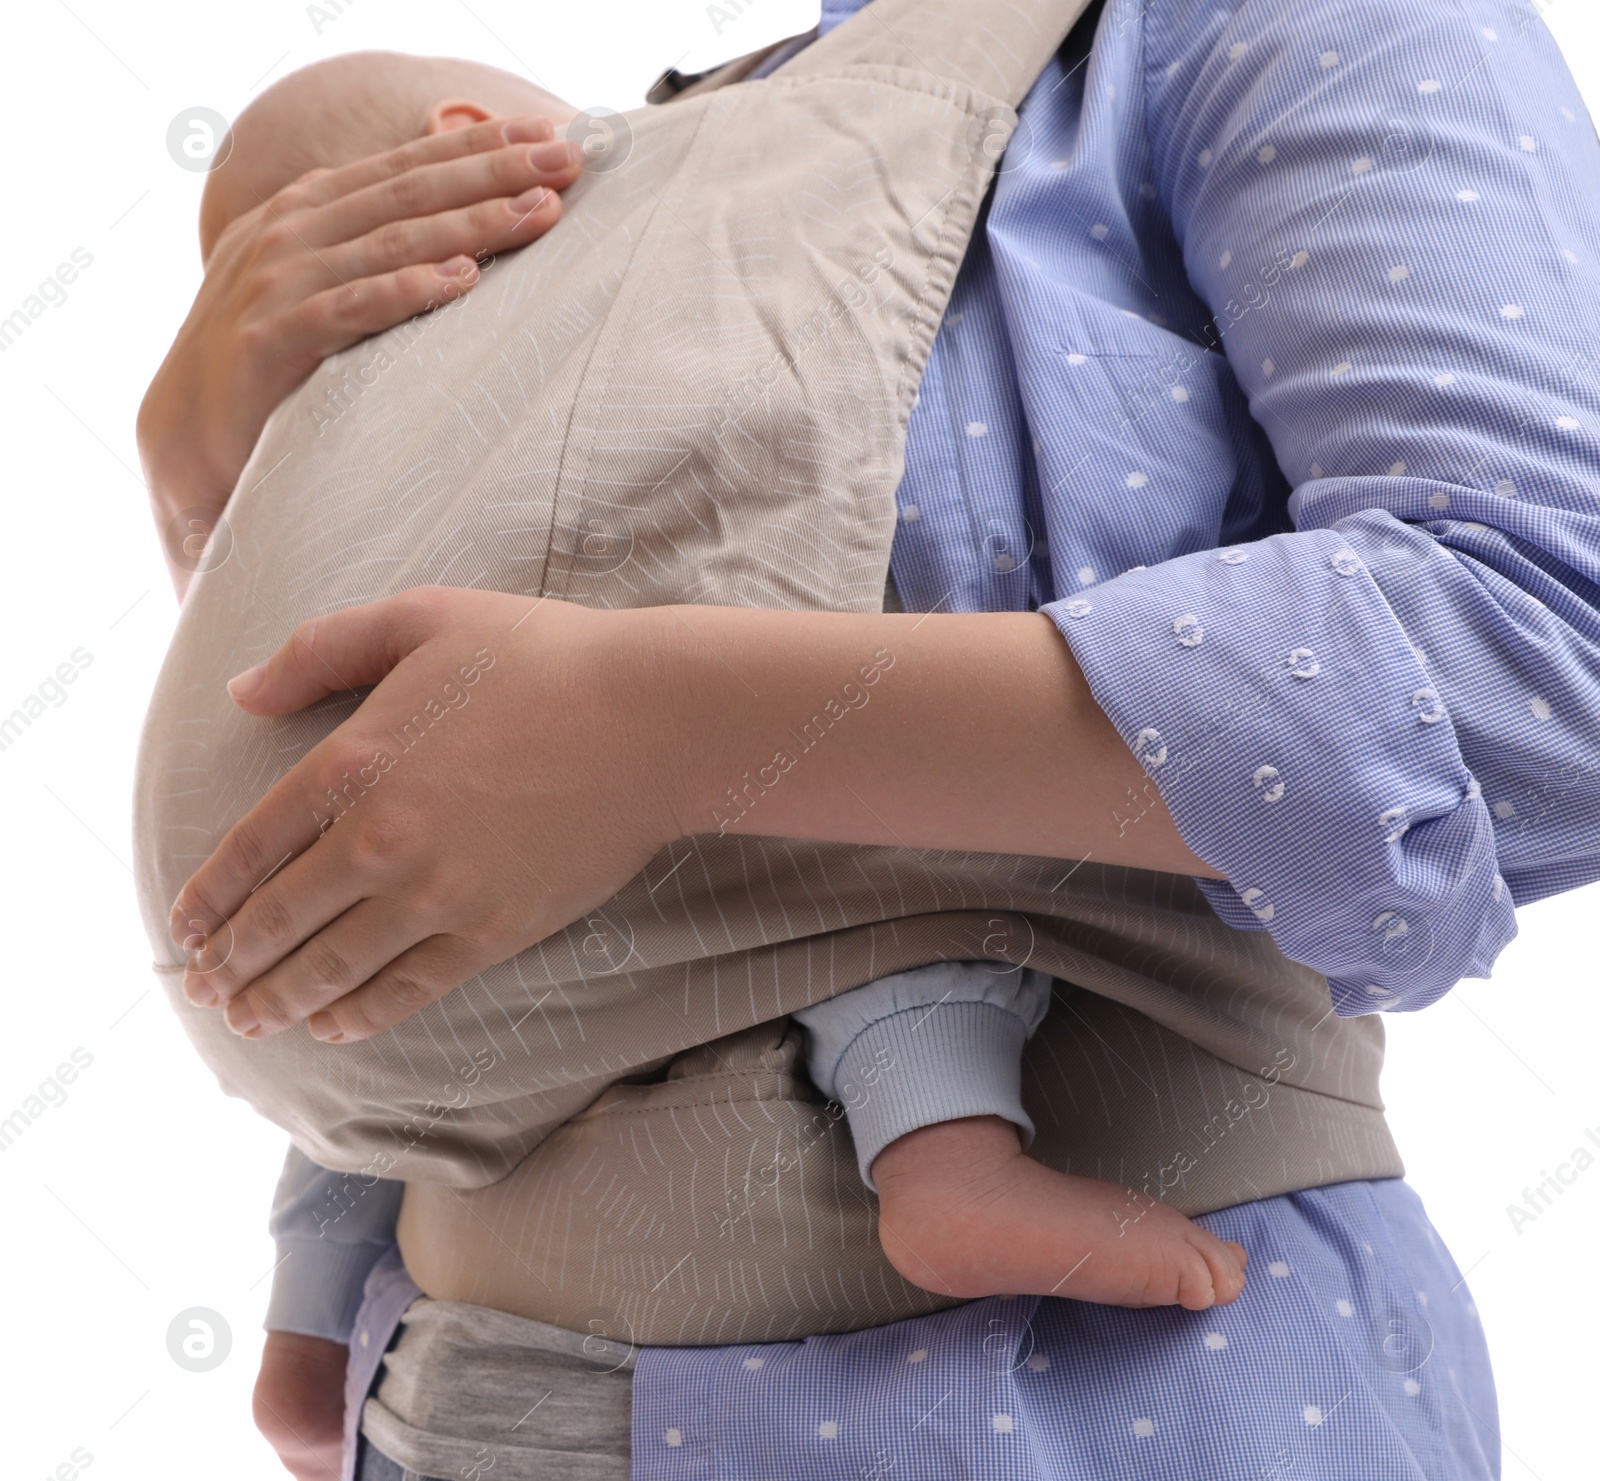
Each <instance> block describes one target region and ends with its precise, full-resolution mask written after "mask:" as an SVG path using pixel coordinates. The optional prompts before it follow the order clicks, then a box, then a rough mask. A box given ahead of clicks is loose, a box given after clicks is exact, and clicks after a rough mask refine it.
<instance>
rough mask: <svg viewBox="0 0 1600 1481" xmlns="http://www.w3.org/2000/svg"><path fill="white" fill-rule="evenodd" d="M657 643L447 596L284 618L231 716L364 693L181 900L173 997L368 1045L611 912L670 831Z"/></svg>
mask: <svg viewBox="0 0 1600 1481" xmlns="http://www.w3.org/2000/svg"><path fill="white" fill-rule="evenodd" d="M653 630H654V629H653V627H652V624H651V622H650V620H649V618H648V617H647V616H646V614H644V613H640V612H627V611H624V612H604V611H592V610H590V609H588V608H585V607H579V606H575V605H572V604H569V603H566V602H560V601H555V600H552V599H549V598H545V599H542V600H541V599H538V598H529V597H519V596H507V595H504V594H501V593H497V592H483V591H469V590H461V589H457V588H447V587H421V588H418V589H416V590H414V591H409V592H406V593H404V594H402V595H400V596H396V597H391V598H389V599H388V600H386V601H382V602H377V603H374V604H372V605H369V606H364V607H353V608H349V609H347V610H345V611H342V612H337V613H335V614H333V615H331V616H327V617H320V618H314V619H312V620H310V621H308V622H305V623H302V624H301V626H300V627H299V628H297V629H296V630H295V633H294V635H293V636H292V637H291V638H290V639H289V641H288V642H287V643H285V644H284V646H283V647H282V648H280V649H279V650H278V651H277V652H276V653H275V654H274V655H273V656H272V657H271V658H270V659H268V660H267V662H266V663H265V664H264V665H262V666H261V667H260V668H257V669H253V670H251V671H250V672H249V673H248V674H244V675H240V676H239V677H238V678H237V679H235V680H234V681H233V683H232V684H230V686H229V688H230V690H231V691H232V692H233V693H234V697H235V699H236V701H237V702H238V703H239V704H240V705H241V706H242V707H243V708H245V709H247V710H248V711H250V713H251V714H255V715H283V714H288V713H290V712H291V711H294V710H299V709H303V708H304V707H305V706H306V705H308V704H310V703H312V702H313V701H314V700H318V699H321V698H322V697H323V696H325V695H328V694H333V693H337V692H340V691H347V690H350V689H352V688H355V687H357V686H361V685H368V684H376V685H377V688H376V689H375V690H373V692H372V693H371V694H370V695H369V696H368V697H367V698H366V699H365V700H364V701H363V703H362V704H361V707H360V708H359V709H358V710H357V711H356V713H355V714H354V715H353V716H351V717H350V719H348V720H347V721H345V723H344V724H343V725H341V726H340V727H339V729H338V730H337V731H335V732H334V733H333V734H332V735H330V736H328V737H327V738H326V739H325V740H323V741H322V742H321V744H319V745H318V746H316V747H315V748H314V749H313V750H312V751H311V752H310V754H309V755H307V756H306V757H305V758H304V759H303V760H302V761H301V762H300V764H299V765H298V766H296V767H295V768H294V770H293V771H291V772H290V773H289V774H288V775H287V776H285V777H284V778H283V779H282V780H281V781H279V782H278V784H277V785H276V786H275V787H273V788H272V790H271V791H270V792H268V793H267V795H266V796H265V797H264V798H263V799H262V800H261V801H260V802H258V803H257V804H256V805H255V807H253V808H252V809H251V810H250V812H249V814H248V815H247V816H246V817H244V818H243V819H242V820H241V821H240V822H239V823H238V824H236V825H235V826H234V827H233V829H231V830H230V832H229V833H228V835H227V836H226V837H225V838H224V839H223V841H222V843H221V844H220V845H219V846H218V848H217V850H216V852H215V853H213V854H212V856H211V857H210V858H209V859H208V860H207V861H206V863H205V864H204V865H202V867H201V868H200V869H199V871H198V872H197V873H195V874H194V875H193V876H192V877H191V878H190V879H189V881H188V882H187V883H186V884H185V885H184V887H183V889H182V891H181V892H180V894H179V897H178V901H177V903H176V905H175V906H174V907H173V912H172V929H173V934H174V938H175V939H177V938H179V937H183V938H185V945H186V947H187V948H188V949H189V950H190V952H191V960H190V966H189V969H188V971H187V973H186V975H185V978H184V991H185V992H186V994H187V995H188V997H189V999H190V1000H191V1001H192V1002H195V1003H197V1004H202V1005H207V1004H222V1003H226V1005H227V1006H226V1014H227V1020H228V1024H229V1026H230V1027H231V1028H233V1029H234V1030H235V1031H236V1032H238V1033H243V1034H247V1035H249V1036H251V1037H256V1036H261V1035H266V1034H271V1033H276V1032H278V1031H280V1030H282V1029H285V1028H287V1027H289V1026H291V1025H293V1024H296V1023H298V1022H300V1021H301V1020H302V1019H305V1018H306V1017H307V1016H308V1015H311V1022H310V1028H311V1032H312V1033H313V1034H315V1035H316V1036H317V1037H318V1038H321V1039H326V1040H330V1041H340V1040H350V1039H362V1038H367V1037H369V1036H371V1035H372V1034H375V1033H378V1032H379V1031H381V1030H382V1029H384V1028H387V1027H389V1026H390V1025H392V1024H394V1023H398V1022H399V1021H400V1020H401V1019H403V1018H406V1017H408V1016H409V1015H410V1014H412V1013H414V1012H416V1011H417V1010H418V1009H419V1008H421V1007H423V1006H424V1005H426V1004H427V1003H430V1002H432V1001H433V1000H434V999H436V998H439V997H442V996H443V995H444V994H445V993H446V992H448V991H449V990H450V989H451V988H453V987H455V986H457V985H458V984H459V983H461V982H463V981H465V980H466V979H467V978H469V977H471V976H473V975H475V974H476V973H478V972H480V971H482V970H483V969H484V968H485V967H488V966H491V965H492V964H494V963H495V962H499V961H503V960H505V959H506V958H507V957H510V956H513V955H515V954H516V953H517V952H518V951H521V950H522V949H523V948H525V947H527V946H530V945H532V944H533V943H534V942H536V941H539V940H541V939H542V938H544V937H545V936H548V935H550V934H551V933H552V932H554V931H557V930H559V929H560V928H561V927H563V926H565V925H567V924H568V923H569V922H571V921H573V920H575V919H577V918H578V917H579V916H580V915H581V914H582V913H583V912H584V911H585V910H589V909H592V908H593V907H595V906H597V905H599V904H601V903H602V902H603V901H605V900H608V899H609V898H610V897H611V896H612V895H614V894H615V893H616V892H617V891H618V890H619V889H620V888H621V887H622V886H623V885H624V884H626V883H627V882H628V881H629V880H630V879H632V878H633V877H634V876H635V875H636V874H638V873H639V871H640V870H641V869H642V868H643V867H644V866H645V865H646V864H647V863H648V862H649V861H650V859H651V858H652V857H654V855H655V854H656V853H657V852H658V851H659V850H660V849H661V848H662V847H664V846H665V845H666V844H667V843H669V842H671V841H672V840H674V839H676V838H678V837H681V836H682V831H681V829H680V828H679V826H678V822H677V819H676V817H675V810H674V802H673V797H674V788H673V779H672V776H671V768H672V766H673V765H674V759H673V758H675V757H676V756H677V755H678V754H679V752H680V747H679V746H677V745H676V744H674V743H673V742H672V740H671V738H670V737H668V736H665V735H663V734H661V733H660V728H659V723H660V717H664V716H665V715H667V714H669V713H670V712H671V709H672V703H671V698H670V694H669V693H668V692H667V691H666V690H665V688H664V685H663V682H662V680H661V677H660V676H661V675H662V673H663V670H664V665H663V664H662V663H661V662H660V661H659V655H658V654H657V653H656V652H655V650H654V647H653V640H652V638H651V636H650V634H651V632H652V631H653ZM630 716H633V717H638V718H639V721H648V722H649V723H631V724H630V723H629V721H628V717H630ZM285 859H288V860H289V862H288V863H287V864H284V863H283V861H284V860H285ZM280 866H281V867H280ZM269 876H270V877H269ZM263 881H265V882H264V883H263ZM330 1008H331V1011H329V1010H330Z"/></svg>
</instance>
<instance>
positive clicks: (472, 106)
mask: <svg viewBox="0 0 1600 1481" xmlns="http://www.w3.org/2000/svg"><path fill="white" fill-rule="evenodd" d="M530 113H538V114H543V115H544V116H546V117H548V118H549V119H550V120H551V123H552V125H553V127H554V129H555V132H556V136H557V137H558V138H560V137H561V136H562V133H563V131H564V130H567V129H568V128H569V126H570V125H571V124H572V121H573V120H574V118H575V117H576V113H575V110H574V109H572V108H571V107H569V106H568V105H566V104H565V103H562V102H561V101H560V100H559V99H557V98H554V97H552V96H551V95H550V94H548V93H545V92H543V91H542V90H541V89H539V88H537V87H535V86H534V85H533V84H531V83H528V82H526V81H524V80H522V79H520V78H517V77H514V76H512V75H510V74H508V73H504V72H500V71H498V70H497V69H494V68H491V67H487V66H483V65H480V64H476V63H471V62H464V61H452V60H448V59H443V58H421V57H409V56H401V55H394V54H385V53H363V54H354V55H347V56H343V57H339V58H336V59H333V60H332V61H329V62H325V63H321V64H318V65H316V66H314V67H311V68H307V69H305V70H303V71H301V72H298V73H295V74H293V75H292V76H290V77H288V78H286V79H285V80H284V81H283V82H281V83H279V84H277V85H276V86H275V87H274V88H272V89H270V90H269V91H268V92H267V93H266V94H264V95H263V96H262V97H261V98H260V99H258V100H257V101H256V102H255V103H253V104H252V105H251V106H250V108H249V109H247V110H246V111H245V112H244V113H243V114H242V115H241V117H240V118H239V120H238V121H237V122H236V123H235V125H234V128H233V134H232V145H233V147H232V152H231V155H230V156H229V157H228V158H227V160H226V162H225V163H224V164H222V165H221V166H220V167H219V168H216V169H214V170H213V171H212V173H211V175H210V176H209V177H208V180H207V186H206V192H205V199H204V202H203V205H202V210H201V236H202V246H203V249H205V250H207V251H209V244H211V243H214V242H215V241H216V239H217V237H218V235H219V234H220V233H221V232H222V230H223V229H224V228H225V227H226V225H227V223H228V222H229V221H230V220H232V219H233V218H234V217H235V216H237V215H238V214H240V213H241V212H243V211H246V210H248V209H250V208H251V207H253V206H254V205H255V204H256V203H257V202H258V201H260V200H263V199H265V198H267V197H268V196H270V195H271V194H272V192H273V191H275V190H277V189H279V188H280V187H281V186H283V185H284V184H286V183H288V182H289V181H291V180H293V179H295V178H297V177H298V176H300V175H302V174H304V173H306V172H307V171H309V170H311V169H314V168H319V167H338V166H340V165H344V164H347V163H349V162H351V161H352V160H355V159H359V158H363V157H365V156H367V155H371V154H376V153H379V152H381V151H383V150H385V149H389V148H392V147H393V146H395V145H398V144H400V143H403V142H406V141H407V140H410V139H414V138H416V137H418V136H419V135H421V134H422V133H424V132H427V133H437V132H440V131H442V130H447V129H452V128H458V127H465V126H468V125H471V124H474V123H479V122H483V121H485V120H489V119H494V118H500V117H508V116H511V115H527V114H530ZM1052 989H1053V982H1052V979H1050V978H1049V977H1048V976H1046V975H1045V974H1043V973H1041V972H1037V971H1034V970H1031V969H1028V968H1026V967H1015V966H1007V965H1005V964H1003V963H997V962H984V961H960V962H945V963H940V964H936V965H933V966H928V967H921V968H917V969H914V970H911V971H906V972H900V973H897V974H895V975H893V976H889V977H885V978H882V979H880V980H878V981H875V982H871V983H868V984H866V985H864V986H862V987H859V988H856V989H855V990H853V991H851V992H847V993H844V994H842V995H840V996H838V997H836V998H833V999H831V1000H829V1001H827V1002H823V1003H819V1004H817V1005H816V1006H814V1007H811V1008H808V1009H806V1010H804V1011H803V1012H801V1013H798V1014H796V1015H795V1017H796V1018H797V1020H798V1021H799V1022H800V1023H801V1025H802V1026H803V1027H804V1029H805V1031H806V1034H807V1036H808V1053H809V1067H810V1071H811V1075H812V1078H813V1079H814V1080H815V1082H816V1084H817V1086H818V1088H819V1089H820V1090H821V1091H822V1092H823V1094H824V1095H827V1096H829V1097H831V1098H832V1099H834V1100H836V1101H838V1102H839V1103H841V1104H842V1105H844V1106H845V1107H846V1109H847V1111H848V1115H849V1122H850V1127H851V1132H852V1136H853V1138H854V1141H855V1146H856V1151H857V1156H858V1159H859V1166H860V1171H861V1176H862V1178H863V1180H864V1181H865V1182H866V1184H867V1186H868V1187H869V1188H872V1189H873V1190H874V1191H875V1192H876V1193H877V1196H878V1203H879V1231H880V1238H881V1240H882V1244H883V1249H884V1253H885V1254H886V1256H887V1257H888V1259H889V1260H890V1262H891V1263H892V1264H893V1265H894V1266H895V1268H896V1269H897V1270H899V1271H900V1272H901V1274H902V1275H904V1276H905V1277H906V1279H907V1280H909V1281H911V1282H913V1283H915V1284H917V1285H919V1286H922V1287H924V1288H926V1289H928V1290H931V1291H934V1292H936V1293H938V1294H941V1295H946V1296H958V1297H978V1296H985V1295H996V1294H1040V1295H1046V1294H1053V1295H1061V1296H1071V1297H1075V1298H1078V1299H1080V1300H1086V1301H1096V1302H1103V1303H1109V1304H1115V1305H1122V1306H1159V1305H1171V1304H1177V1305H1181V1306H1184V1307H1187V1308H1188V1309H1190V1310H1195V1311H1198V1310H1203V1309H1204V1308H1206V1307H1208V1306H1210V1305H1212V1304H1213V1303H1216V1302H1224V1303H1226V1302H1230V1301H1233V1300H1234V1299H1235V1298H1236V1297H1237V1296H1238V1295H1239V1293H1240V1291H1241V1290H1242V1288H1243V1284H1244V1265H1245V1251H1244V1250H1243V1248H1242V1247H1241V1246H1239V1245H1237V1244H1232V1243H1224V1242H1223V1241H1221V1240H1219V1239H1217V1238H1215V1237H1214V1236H1213V1235H1212V1234H1210V1233H1209V1232H1208V1231H1207V1230H1205V1229H1203V1228H1202V1227H1201V1226H1200V1225H1198V1224H1196V1223H1193V1222H1192V1221H1190V1220H1189V1219H1186V1218H1184V1217H1183V1216H1182V1215H1180V1214H1178V1213H1177V1212H1176V1211H1175V1210H1173V1209H1172V1208H1170V1207H1168V1206H1166V1205H1165V1204H1161V1203H1158V1202H1155V1201H1154V1200H1152V1199H1150V1198H1149V1197H1148V1196H1146V1195H1142V1194H1137V1193H1135V1192H1133V1191H1132V1190H1130V1189H1127V1188H1124V1187H1122V1186H1119V1185H1117V1184H1115V1183H1110V1182H1104V1181H1100V1180H1098V1179H1092V1178H1085V1177H1078V1176H1072V1175H1068V1174H1064V1173H1060V1172H1056V1171H1054V1170H1052V1169H1050V1168H1047V1167H1045V1166H1044V1165H1043V1164H1041V1163H1039V1162H1036V1161H1034V1160H1033V1159H1032V1158H1030V1157H1029V1156H1028V1155H1027V1151H1026V1149H1027V1146H1028V1144H1029V1142H1030V1141H1031V1140H1032V1137H1033V1125H1032V1122H1031V1121H1030V1120H1029V1117H1028V1115H1027V1113H1026V1112H1025V1111H1024V1109H1023V1107H1022V1100H1021V1055H1022V1050H1023V1045H1024V1044H1025V1042H1026V1040H1027V1039H1028V1037H1029V1036H1030V1035H1031V1034H1032V1033H1033V1032H1034V1031H1035V1030H1036V1029H1037V1028H1038V1026H1039V1024H1040V1022H1041V1021H1042V1020H1043V1018H1044V1016H1045V1012H1046V1009H1047V1008H1048V1006H1049V1001H1050V995H1051V992H1052Z"/></svg>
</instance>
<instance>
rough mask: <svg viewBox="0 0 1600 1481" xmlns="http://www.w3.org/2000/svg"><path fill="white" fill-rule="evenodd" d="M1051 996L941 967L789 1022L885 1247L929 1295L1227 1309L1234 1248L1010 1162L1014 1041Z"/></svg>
mask: <svg viewBox="0 0 1600 1481" xmlns="http://www.w3.org/2000/svg"><path fill="white" fill-rule="evenodd" d="M1052 986H1053V984H1052V981H1051V979H1050V978H1049V977H1048V976H1046V975H1045V974H1044V973H1042V972H1037V971H1032V970H1030V969H1026V968H1016V967H1006V966H1005V965H1003V964H1001V963H996V962H944V963H940V964H937V965H935V966H931V967H922V968H918V969H916V970H914V971H910V972H901V973H896V974H894V975H893V976H891V977H885V978H882V979H880V980H879V981H877V982H870V983H867V984H866V985H865V986H863V987H859V988H856V989H855V990H854V991H853V992H848V993H843V994H841V995H840V996H838V997H836V998H831V999H829V1000H828V1001H827V1002H825V1003H819V1004H817V1005H815V1006H814V1007H811V1008H807V1009H805V1010H804V1011H803V1012H801V1013H797V1014H796V1015H795V1017H796V1019H797V1020H798V1021H799V1022H800V1023H801V1024H802V1025H803V1026H804V1027H805V1028H806V1030H807V1031H808V1033H809V1035H810V1043H809V1048H810V1065H811V1073H812V1078H813V1079H814V1080H815V1081H816V1082H817V1085H818V1086H819V1087H820V1088H821V1089H822V1091H823V1093H824V1094H827V1095H830V1096H832V1097H833V1098H834V1099H836V1100H838V1101H839V1102H840V1103H842V1104H843V1105H844V1106H845V1108H846V1109H847V1111H848V1112H849V1116H850V1130H851V1134H852V1135H853V1137H854V1138H855V1143H856V1153H857V1157H858V1161H859V1165H860V1168H861V1175H862V1178H863V1180H864V1181H865V1182H866V1183H867V1186H868V1187H875V1188H876V1191H877V1193H878V1199H879V1237H880V1239H881V1240H882V1243H883V1249H884V1253H885V1254H886V1255H887V1256H888V1258H889V1260H890V1262H891V1263H892V1264H893V1265H894V1267H895V1268H896V1269H897V1270H898V1271H899V1272H900V1273H901V1274H902V1275H903V1276H905V1278H906V1279H907V1280H909V1281H911V1282H912V1283H913V1284H915V1285H919V1286H922V1287H923V1288H925V1289H927V1290H930V1291H936V1292H938V1293H940V1294H942V1295H952V1296H966V1297H971V1296H991V1295H1058V1296H1073V1297H1076V1298H1078V1299H1080V1300H1085V1301H1099V1302H1104V1303H1106V1304H1110V1305H1118V1306H1166V1305H1173V1304H1177V1305H1182V1306H1186V1307H1189V1308H1190V1309H1191V1310H1201V1309H1203V1308H1205V1307H1207V1306H1210V1305H1212V1304H1213V1302H1219V1301H1220V1302H1224V1303H1225V1302H1229V1301H1232V1300H1234V1299H1235V1297H1237V1296H1238V1294H1239V1292H1240V1291H1241V1290H1242V1289H1243V1286H1244V1264H1245V1252H1244V1250H1243V1249H1242V1248H1241V1247H1240V1246H1238V1245H1235V1244H1224V1243H1223V1242H1222V1241H1221V1240H1219V1239H1217V1238H1216V1237H1215V1236H1214V1235H1212V1234H1211V1233H1210V1232H1209V1231H1207V1230H1205V1229H1203V1228H1201V1226H1200V1225H1198V1224H1196V1223H1193V1222H1192V1221H1191V1220H1189V1219H1186V1218H1185V1217H1184V1216H1183V1215H1182V1214H1180V1213H1178V1212H1177V1211H1176V1210H1175V1209H1173V1208H1170V1207H1169V1206H1167V1205H1166V1204H1163V1203H1160V1202H1157V1201H1156V1200H1154V1199H1152V1198H1150V1197H1148V1195H1144V1194H1140V1193H1136V1192H1134V1191H1133V1190H1131V1189H1128V1188H1123V1187H1120V1186H1119V1185H1117V1184H1115V1183H1108V1182H1104V1181H1102V1180H1100V1179H1098V1178H1085V1177H1078V1176H1074V1175H1071V1174H1067V1173H1061V1172H1056V1171H1055V1170H1053V1169H1051V1168H1047V1167H1045V1166H1044V1165H1043V1164H1041V1163H1039V1162H1035V1161H1034V1160H1033V1159H1032V1158H1030V1157H1028V1156H1027V1155H1026V1154H1025V1152H1024V1147H1025V1146H1026V1144H1027V1142H1029V1141H1031V1140H1032V1137H1033V1123H1032V1122H1031V1121H1030V1120H1029V1119H1028V1115H1027V1112H1026V1111H1024V1110H1023V1108H1022V1099H1021V1057H1022V1048H1023V1045H1024V1043H1025V1042H1026V1040H1027V1038H1028V1036H1029V1035H1030V1034H1032V1033H1033V1031H1034V1030H1035V1029H1036V1028H1037V1027H1038V1026H1039V1024H1040V1022H1041V1021H1042V1020H1043V1018H1044V1015H1045V1011H1046V1009H1047V1008H1048V1006H1049V1002H1050V993H1051V990H1052Z"/></svg>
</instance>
